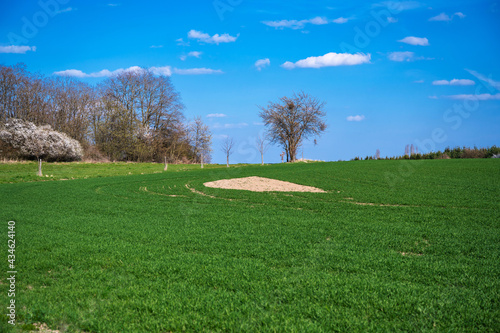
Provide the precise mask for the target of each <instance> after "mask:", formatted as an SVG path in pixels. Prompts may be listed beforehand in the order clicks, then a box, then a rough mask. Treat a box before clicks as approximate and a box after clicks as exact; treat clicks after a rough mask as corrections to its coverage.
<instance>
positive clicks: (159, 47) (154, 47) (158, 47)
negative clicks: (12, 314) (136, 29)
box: [149, 45, 163, 49]
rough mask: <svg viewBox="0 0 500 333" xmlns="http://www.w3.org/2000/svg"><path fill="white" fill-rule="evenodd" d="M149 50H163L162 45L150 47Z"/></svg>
mask: <svg viewBox="0 0 500 333" xmlns="http://www.w3.org/2000/svg"><path fill="white" fill-rule="evenodd" d="M149 48H151V49H161V48H163V45H151V46H150V47H149Z"/></svg>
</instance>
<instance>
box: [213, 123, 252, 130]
mask: <svg viewBox="0 0 500 333" xmlns="http://www.w3.org/2000/svg"><path fill="white" fill-rule="evenodd" d="M247 126H248V124H247V123H238V124H219V123H216V124H214V128H216V129H232V128H243V127H247Z"/></svg>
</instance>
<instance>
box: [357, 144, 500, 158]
mask: <svg viewBox="0 0 500 333" xmlns="http://www.w3.org/2000/svg"><path fill="white" fill-rule="evenodd" d="M494 156H500V147H497V146H492V147H489V148H477V147H474V148H468V147H455V148H450V147H448V148H446V149H445V150H444V151H440V150H439V151H437V152H430V153H427V154H421V153H413V154H412V153H408V154H405V155H402V156H393V157H378V158H377V156H366V157H365V158H364V160H376V159H379V160H437V159H452V158H453V159H456V158H491V157H494ZM361 160H363V158H362V157H355V158H353V159H352V160H351V161H361Z"/></svg>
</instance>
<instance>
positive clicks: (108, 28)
mask: <svg viewBox="0 0 500 333" xmlns="http://www.w3.org/2000/svg"><path fill="white" fill-rule="evenodd" d="M1 7H2V8H1V9H2V10H1V11H0V22H2V23H1V24H0V64H3V65H8V66H10V65H14V64H16V63H21V62H22V63H25V64H26V65H27V69H28V70H29V71H31V72H39V73H41V74H43V75H46V76H58V75H60V76H61V75H66V76H73V77H77V78H79V79H80V80H82V81H84V82H88V83H91V84H96V83H98V82H100V81H102V80H103V79H105V78H106V77H107V76H109V75H112V74H113V73H116V72H117V71H120V70H127V69H129V68H131V67H134V66H140V67H147V68H151V67H154V68H155V70H156V71H157V72H158V73H163V74H165V75H171V78H172V82H173V84H174V86H175V88H176V89H177V90H178V91H179V92H180V94H181V96H182V100H183V103H184V104H185V106H186V109H185V111H184V113H185V115H186V117H187V118H188V119H189V118H193V117H194V116H201V117H203V120H204V121H205V122H206V123H207V124H208V125H209V126H210V129H211V131H212V133H213V135H214V140H213V149H214V152H213V162H214V163H225V157H224V154H223V153H222V151H221V150H220V145H221V142H222V141H223V140H224V138H225V137H228V136H229V137H232V138H233V139H234V140H235V142H236V149H235V152H234V154H233V155H232V156H231V160H230V161H231V163H258V162H260V156H259V153H258V151H257V150H256V148H255V138H256V136H257V135H258V134H259V133H262V132H263V130H264V127H263V125H262V123H261V120H260V118H259V116H258V114H259V108H258V106H259V105H260V106H265V105H267V103H268V102H269V101H277V100H278V99H279V98H280V97H282V96H290V95H291V94H293V92H298V91H304V92H306V93H308V94H310V95H312V96H314V97H317V98H318V99H320V100H322V101H324V102H326V105H325V111H326V113H327V119H326V121H327V124H328V128H327V130H326V132H325V133H324V134H323V135H322V136H321V137H319V138H317V145H314V144H313V139H314V138H311V140H309V141H306V142H304V144H303V149H301V150H300V151H299V154H298V155H299V157H301V156H302V150H303V156H304V157H305V158H308V159H314V160H324V161H336V160H349V159H352V158H354V157H356V156H360V157H365V156H367V155H369V156H373V155H374V154H375V152H376V150H377V149H380V152H381V156H394V155H402V154H403V153H404V149H405V146H406V145H407V144H414V145H416V146H419V147H420V148H419V150H420V151H422V152H426V151H428V150H443V149H444V148H446V147H448V146H449V147H455V146H470V147H473V146H478V147H487V146H492V145H499V144H500V142H499V139H500V136H499V133H500V113H499V111H500V67H499V65H498V59H499V58H500V43H499V41H500V38H499V37H500V4H499V2H498V1H493V0H490V1H465V0H461V1H454V2H450V1H432V2H426V3H424V2H420V1H353V2H349V3H345V2H343V1H326V0H320V1H315V2H313V3H312V2H310V1H309V2H308V1H289V2H287V3H286V6H284V5H283V4H282V2H279V1H243V0H215V1H195V0H192V1H183V2H165V1H143V2H134V1H116V2H105V1H78V0H41V1H39V2H32V3H25V2H9V3H7V2H2V4H1ZM281 151H282V149H281V148H280V147H278V146H270V148H269V150H268V151H267V153H266V155H265V160H266V162H272V163H276V162H279V161H280V156H279V154H280V153H281Z"/></svg>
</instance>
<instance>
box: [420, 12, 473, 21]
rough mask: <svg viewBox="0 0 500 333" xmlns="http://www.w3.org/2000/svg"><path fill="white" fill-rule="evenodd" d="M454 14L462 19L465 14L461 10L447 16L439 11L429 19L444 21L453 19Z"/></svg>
mask: <svg viewBox="0 0 500 333" xmlns="http://www.w3.org/2000/svg"><path fill="white" fill-rule="evenodd" d="M455 16H458V17H459V18H461V19H463V18H464V17H465V15H464V14H463V13H461V12H456V13H455V14H453V15H451V16H449V15H448V14H446V13H441V14H439V15H436V16H433V17H431V18H430V19H429V21H444V22H449V21H451V20H453V18H454V17H455Z"/></svg>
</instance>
